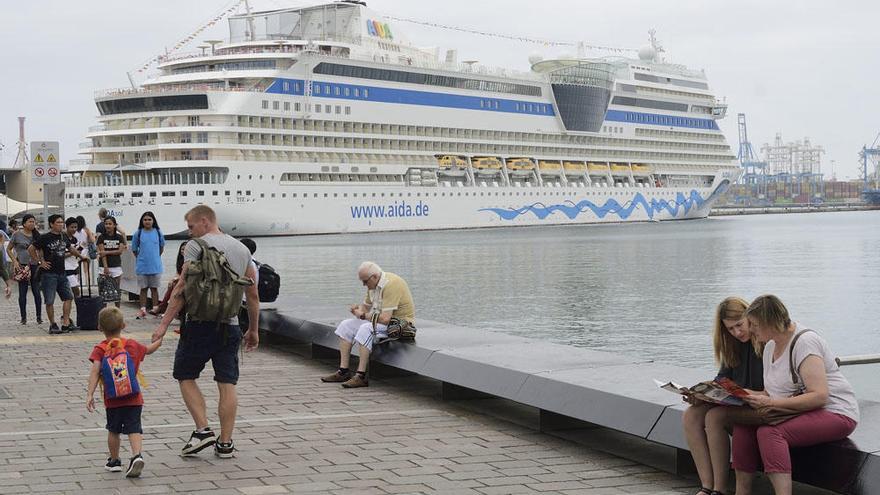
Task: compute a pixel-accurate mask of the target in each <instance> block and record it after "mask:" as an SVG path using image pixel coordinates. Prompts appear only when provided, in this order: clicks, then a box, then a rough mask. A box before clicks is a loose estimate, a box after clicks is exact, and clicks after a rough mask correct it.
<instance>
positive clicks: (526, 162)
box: [507, 158, 535, 175]
mask: <svg viewBox="0 0 880 495" xmlns="http://www.w3.org/2000/svg"><path fill="white" fill-rule="evenodd" d="M507 170H508V171H509V172H510V173H511V174H513V175H529V174H530V173H531V172H532V170H535V162H533V161H532V159H531V158H508V159H507Z"/></svg>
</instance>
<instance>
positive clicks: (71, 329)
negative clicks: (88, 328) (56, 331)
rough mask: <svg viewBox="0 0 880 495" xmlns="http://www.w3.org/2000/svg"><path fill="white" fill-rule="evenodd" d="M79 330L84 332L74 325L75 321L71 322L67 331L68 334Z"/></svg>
mask: <svg viewBox="0 0 880 495" xmlns="http://www.w3.org/2000/svg"><path fill="white" fill-rule="evenodd" d="M62 329H63V327H62ZM77 330H82V329H81V328H80V327H78V326H76V325H74V324H73V321H71V322H70V325H67V331H68V332H75V331H77Z"/></svg>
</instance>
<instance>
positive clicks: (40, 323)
mask: <svg viewBox="0 0 880 495" xmlns="http://www.w3.org/2000/svg"><path fill="white" fill-rule="evenodd" d="M42 324H43V319H42V318H40V317H37V325H42Z"/></svg>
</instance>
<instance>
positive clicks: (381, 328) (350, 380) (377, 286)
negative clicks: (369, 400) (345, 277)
mask: <svg viewBox="0 0 880 495" xmlns="http://www.w3.org/2000/svg"><path fill="white" fill-rule="evenodd" d="M358 278H359V279H360V280H361V283H363V284H364V287H366V288H367V296H366V298H365V299H364V302H363V303H362V304H354V305H352V306H351V314H352V315H354V318H349V319H347V320H345V321H343V322H342V323H340V324H339V326H338V327H336V335H338V336H339V370H337V371H336V373H333V374H332V375H330V376H325V377H323V378H321V381H323V382H342V386H343V387H345V388H357V387H367V386H369V382H368V380H367V363H368V362H369V361H370V352H371V351H372V349H373V340H374V338H376V339H381V338H384V337H387V336H388V332H387V329H388V324H389V323H390V322H391V320H392V318H394V319H397V320H406V321H408V322H409V323H413V322H414V318H415V307H414V306H413V300H412V294H410V292H409V286H408V285H407V284H406V281H405V280H404V279H402V278H400V277H399V276H397V275H395V274H393V273H390V272H383V271H382V269H381V268H380V267H379V265H377V264H375V263H373V262H371V261H365V262H363V263H361V266H360V267H358ZM373 315H378V319H377V322H376V335H375V337H374V335H373V323H372V319H373ZM355 342H357V343H358V356H359V357H360V359H359V361H358V369H357V373H352V372H351V370H349V368H348V365H349V361H350V359H351V348H352V347H353V346H354V343H355Z"/></svg>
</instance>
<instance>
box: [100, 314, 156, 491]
mask: <svg viewBox="0 0 880 495" xmlns="http://www.w3.org/2000/svg"><path fill="white" fill-rule="evenodd" d="M124 328H125V321H124V320H123V316H122V311H121V310H120V309H119V308H117V307H114V306H110V307H107V308H104V309H102V310H101V312H100V313H98V329H99V330H101V332H103V333H104V337H105V339H104V341H102V342H101V343H100V344H98V345H96V346H95V347H94V349H93V350H92V353H91V355H90V356H89V361H91V362H92V369H91V372H90V373H89V387H88V392H87V395H86V409H88V411H89V412H94V411H95V398H94V394H95V389H96V388H97V387H98V381H99V380H100V374H101V365H102V361H104V357H105V355H107V354H108V352H109V351H111V350H112V351H114V352H120V351H121V350H122V349H124V351H125V352H127V353H128V355H129V356H130V358H131V359H130V361H129V362H130V363H132V364H133V369H127V372H128V378H129V380H137V378H136V376H137V371H138V368H140V363H141V362H142V361H143V360H144V356H146V355H147V354H152V353H154V352H156V349H158V348H159V346H160V345H162V339H159V340H157V341H156V342H153V343H151V344H150V345H148V346H145V345H143V344H141V343H140V342H138V341H136V340H134V339H123V338H122V337H121V335H122V329H124ZM143 406H144V397H143V394H142V393H140V391H138V392H137V393H133V394H130V395H125V396H119V397H115V398H111V397H109V396H108V391H107V390H104V408H105V409H106V410H107V431H108V434H107V445H108V448H109V450H110V457H109V458H108V459H107V464H106V465H105V466H104V469H106V470H108V471H112V472H121V471H122V461H121V460H120V459H119V448H120V443H121V435H122V434H125V435H128V440H129V442H131V453H132V457H131V460H130V461H129V464H128V469H127V470H126V473H125V476H126V477H128V478H137V477H138V476H140V475H141V472H142V471H143V469H144V457H143V453H142V446H143V433H144V432H143V428H142V427H141V412H142V410H143Z"/></svg>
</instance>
